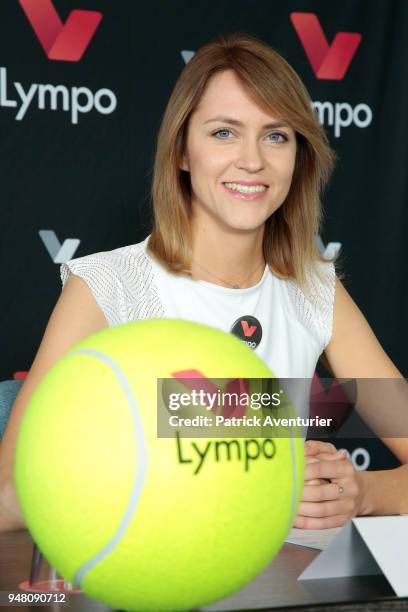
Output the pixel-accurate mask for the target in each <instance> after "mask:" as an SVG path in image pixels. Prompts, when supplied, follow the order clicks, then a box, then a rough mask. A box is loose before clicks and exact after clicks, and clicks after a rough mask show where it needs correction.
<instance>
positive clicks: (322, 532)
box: [285, 527, 342, 550]
mask: <svg viewBox="0 0 408 612" xmlns="http://www.w3.org/2000/svg"><path fill="white" fill-rule="evenodd" d="M341 529H342V528H341V527H332V528H331V529H297V527H293V528H292V529H291V530H290V531H289V533H288V536H287V538H286V540H285V542H288V543H289V544H297V545H298V546H306V547H307V548H317V549H318V550H324V549H325V548H326V547H327V546H328V545H329V544H330V542H331V541H332V540H333V539H334V538H335V537H336V535H337V534H338V533H339V531H341Z"/></svg>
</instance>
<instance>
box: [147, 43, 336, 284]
mask: <svg viewBox="0 0 408 612" xmlns="http://www.w3.org/2000/svg"><path fill="white" fill-rule="evenodd" d="M225 70H233V71H234V72H235V73H236V75H237V76H238V78H239V79H240V81H241V82H242V85H243V86H244V87H245V88H246V90H247V92H248V93H249V95H250V96H251V97H252V98H253V99H254V100H255V101H256V103H257V104H258V105H259V106H260V107H261V108H263V109H265V110H266V111H267V112H270V113H271V114H273V115H275V116H276V115H277V116H278V117H279V118H280V119H282V120H284V121H285V122H286V123H288V124H289V125H290V126H291V127H292V128H293V129H294V131H295V133H296V140H297V151H296V160H295V168H294V172H293V177H292V182H291V187H290V190H289V193H288V195H287V197H286V199H285V201H284V203H283V204H282V205H281V206H280V207H279V208H278V209H277V210H276V211H275V212H274V213H273V214H272V215H271V216H270V217H269V219H268V220H267V221H266V224H265V231H264V238H263V252H264V256H265V260H266V262H267V263H268V265H269V267H270V269H271V270H272V271H273V272H274V273H275V274H276V275H277V276H279V277H280V278H292V279H295V280H296V281H297V282H298V284H299V285H300V286H301V287H303V288H304V289H306V291H307V285H308V274H307V270H310V268H312V269H314V270H315V271H316V272H317V274H319V269H318V268H319V266H316V262H319V261H326V259H323V257H322V256H321V255H320V253H319V250H318V248H317V245H316V235H317V234H318V232H319V229H320V225H321V222H322V207H321V203H320V194H321V191H322V188H323V187H324V185H325V184H326V182H327V181H328V179H329V176H330V173H331V170H332V168H333V165H334V154H333V152H332V150H331V148H330V146H329V143H328V141H327V138H326V135H325V132H324V130H323V128H322V127H321V126H320V124H319V122H318V120H317V117H316V115H315V112H314V110H313V109H312V105H311V100H310V97H309V95H308V93H307V90H306V88H305V86H304V85H303V83H302V81H301V79H300V77H299V76H298V75H297V73H296V72H295V71H294V70H293V68H292V67H291V66H290V65H289V64H288V63H287V62H286V60H285V59H284V58H283V57H282V56H281V55H279V53H277V52H276V51H274V50H273V49H272V48H271V47H270V46H269V45H268V44H266V43H265V42H262V41H260V40H258V39H257V38H255V37H253V36H252V35H249V34H246V33H239V32H238V33H233V34H226V35H222V36H219V37H218V38H216V39H215V40H213V41H211V42H209V43H207V44H206V45H204V46H203V47H201V48H200V49H199V50H198V51H197V52H196V53H195V55H194V56H193V58H192V59H191V60H190V61H189V62H188V63H187V64H186V66H185V67H184V69H183V70H182V72H181V74H180V76H179V78H178V80H177V82H176V85H175V87H174V89H173V92H172V94H171V96H170V99H169V101H168V104H167V107H166V110H165V113H164V116H163V120H162V123H161V127H160V130H159V134H158V139H157V150H156V157H155V164H154V175H153V182H152V201H153V212H154V227H153V231H152V234H151V237H150V240H149V245H148V248H149V251H150V252H151V253H152V254H153V255H154V256H155V257H156V259H158V260H159V261H160V263H162V265H163V266H165V267H166V268H167V270H169V271H170V272H173V273H176V274H180V273H184V274H190V266H191V257H192V237H191V226H190V212H191V185H190V180H189V174H188V173H187V172H185V171H183V170H180V166H181V163H182V157H183V154H184V150H185V142H186V135H187V128H188V121H189V117H190V116H191V114H192V113H193V112H194V110H195V109H196V108H197V106H198V104H199V102H200V100H201V97H202V95H203V93H204V90H205V88H206V85H207V83H208V81H209V79H210V78H211V77H212V76H213V75H214V74H216V73H219V72H222V71H225Z"/></svg>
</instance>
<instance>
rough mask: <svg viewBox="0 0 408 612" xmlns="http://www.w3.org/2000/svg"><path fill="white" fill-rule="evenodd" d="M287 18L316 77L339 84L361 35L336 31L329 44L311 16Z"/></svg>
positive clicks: (317, 20) (304, 14)
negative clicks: (335, 81)
mask: <svg viewBox="0 0 408 612" xmlns="http://www.w3.org/2000/svg"><path fill="white" fill-rule="evenodd" d="M290 19H291V21H292V24H293V27H294V28H295V30H296V33H297V35H298V36H299V38H300V42H301V43H302V46H303V48H304V50H305V53H306V55H307V59H308V60H309V62H310V65H311V66H312V68H313V72H314V73H315V75H316V77H317V78H318V79H330V80H337V81H340V80H341V79H342V78H343V77H344V75H345V74H346V72H347V70H348V67H349V66H350V63H351V60H352V59H353V57H354V55H355V53H356V51H357V47H358V46H359V44H360V42H361V39H362V36H361V34H357V33H356V32H337V34H336V36H335V37H334V39H333V42H332V44H331V45H329V43H328V42H327V38H326V36H325V34H324V32H323V29H322V26H321V25H320V22H319V19H318V18H317V15H315V14H314V13H291V14H290Z"/></svg>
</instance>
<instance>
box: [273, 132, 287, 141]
mask: <svg viewBox="0 0 408 612" xmlns="http://www.w3.org/2000/svg"><path fill="white" fill-rule="evenodd" d="M269 135H270V136H272V138H271V139H270V140H271V142H278V143H281V142H286V141H287V140H288V137H287V136H286V134H280V133H279V132H272V133H271V134H269Z"/></svg>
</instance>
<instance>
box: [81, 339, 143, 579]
mask: <svg viewBox="0 0 408 612" xmlns="http://www.w3.org/2000/svg"><path fill="white" fill-rule="evenodd" d="M76 355H90V356H92V357H95V358H96V359H99V360H100V361H102V362H103V363H104V364H105V365H107V366H108V367H110V368H111V370H112V372H113V374H114V375H115V376H116V379H117V381H118V383H119V386H120V388H121V389H122V391H123V393H124V394H125V397H126V399H127V403H128V406H129V408H130V412H131V415H132V419H133V423H134V426H135V437H136V453H137V457H136V474H135V477H134V481H133V486H132V489H131V493H130V497H129V502H128V505H127V507H126V509H125V511H124V513H123V518H122V520H121V522H120V524H119V527H118V528H117V530H116V532H115V533H114V535H113V536H112V537H111V539H110V540H109V542H108V543H107V544H105V546H104V547H103V548H102V549H101V550H100V551H99V552H98V553H97V554H96V555H94V556H93V557H92V558H91V559H89V560H88V561H87V562H86V563H84V564H83V565H82V567H81V568H80V569H79V570H78V571H77V572H76V574H75V577H74V580H73V583H74V584H75V586H77V587H78V588H81V586H82V583H83V580H84V577H85V575H86V573H87V572H89V571H90V570H91V569H93V568H94V567H95V566H96V565H98V564H99V563H100V562H101V561H102V560H103V559H104V558H105V557H106V556H107V555H108V554H109V553H111V552H112V551H113V550H114V549H115V547H116V546H117V544H118V543H119V542H120V540H121V539H122V537H123V536H124V533H125V531H126V529H127V527H128V526H129V523H130V522H131V520H132V519H133V517H134V514H135V511H136V509H137V506H138V503H139V498H140V495H141V493H142V491H143V486H144V482H145V479H146V473H147V463H148V462H147V445H146V439H145V434H144V429H143V424H142V420H141V418H140V414H139V410H138V407H137V402H136V398H135V397H134V395H133V393H132V389H131V386H130V384H129V382H128V380H127V378H126V376H125V375H124V373H123V372H122V370H121V369H120V367H119V365H118V364H117V363H116V362H115V360H114V359H112V357H110V356H109V355H106V354H105V353H102V352H100V351H96V350H94V349H79V350H77V351H74V352H72V353H70V357H74V356H76Z"/></svg>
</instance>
